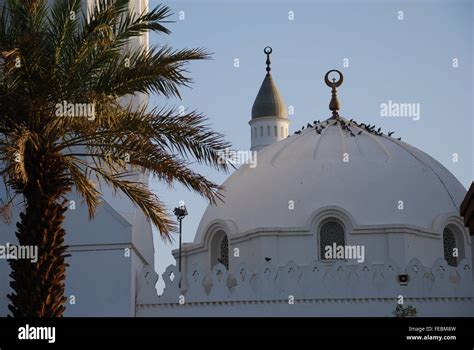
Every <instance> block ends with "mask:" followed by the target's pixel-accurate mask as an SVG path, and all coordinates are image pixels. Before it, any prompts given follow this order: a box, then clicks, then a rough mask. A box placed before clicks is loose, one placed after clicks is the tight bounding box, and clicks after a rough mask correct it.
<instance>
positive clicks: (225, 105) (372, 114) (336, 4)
mask: <svg viewBox="0 0 474 350" xmlns="http://www.w3.org/2000/svg"><path fill="white" fill-rule="evenodd" d="M159 3H161V2H158V1H157V0H150V7H151V8H153V7H155V6H157V5H158V4H159ZM164 4H166V5H168V6H169V7H170V8H171V9H172V12H173V13H174V14H173V16H172V17H171V18H170V19H171V20H172V21H174V23H169V24H167V28H169V29H170V30H171V31H172V33H171V35H169V36H166V35H157V34H152V35H151V37H150V44H151V45H164V44H167V45H170V46H172V47H174V48H176V49H180V48H194V47H201V48H205V49H207V50H208V51H210V52H212V59H211V60H206V61H199V62H193V63H191V64H190V65H189V66H188V70H189V76H190V77H191V78H192V79H193V81H194V83H193V84H192V86H191V87H190V88H183V89H182V90H181V94H182V100H173V99H171V100H165V99H163V98H158V97H156V96H153V97H152V98H151V100H150V104H151V105H152V106H163V105H168V106H171V105H175V106H184V107H185V108H186V109H187V110H197V111H199V112H201V113H203V114H205V115H206V116H207V117H208V118H209V124H210V125H211V126H212V128H213V129H214V130H215V131H218V132H220V133H223V134H224V135H225V138H226V140H228V141H230V142H231V143H232V145H233V148H234V149H237V150H248V149H249V148H250V127H249V125H248V122H249V120H250V115H251V108H252V104H253V102H254V100H255V97H256V95H257V92H258V89H259V88H260V85H261V83H262V80H263V78H264V76H265V73H266V72H265V59H266V57H265V55H264V54H263V48H264V47H265V46H267V45H269V46H271V47H272V48H273V53H272V56H271V60H272V76H273V78H274V80H275V82H276V84H277V86H278V88H279V90H280V93H281V94H282V96H283V98H284V100H285V103H286V105H287V107H289V106H293V109H294V114H293V115H290V116H289V117H290V120H291V126H290V131H291V132H294V131H296V130H298V129H300V128H301V126H302V125H306V123H307V122H309V121H313V120H315V119H321V120H323V119H326V118H328V117H329V116H330V112H329V110H328V103H329V100H330V91H329V88H328V87H327V86H326V85H325V84H324V81H323V77H324V75H325V73H326V72H327V71H328V70H330V69H339V70H341V71H342V72H343V74H344V84H343V85H342V86H341V87H340V88H339V89H338V96H339V101H340V103H341V111H340V112H341V115H343V116H344V117H346V118H348V119H350V118H355V119H356V120H357V121H359V122H366V123H371V124H376V125H377V126H381V127H382V129H383V130H393V131H395V135H394V136H398V137H402V140H403V141H405V142H407V143H409V144H411V145H413V146H415V147H417V148H419V149H421V150H423V151H424V152H426V153H428V154H429V155H431V156H432V157H434V158H435V159H437V160H438V161H439V162H440V163H442V164H443V165H444V166H445V167H446V168H447V169H448V170H450V171H451V172H452V173H453V174H454V175H455V176H456V177H457V178H458V179H459V181H460V182H461V183H462V184H463V185H464V187H466V188H468V187H469V185H470V183H471V181H472V179H473V174H474V171H473V164H474V152H473V149H474V140H473V132H474V124H473V110H474V102H473V98H472V97H473V80H474V73H473V65H472V58H473V32H474V30H473V25H474V10H473V2H472V1H469V0H444V1H441V0H431V1H428V0H423V1H421V0H409V1H389V0H386V1H375V0H373V1H356V0H336V1H298V0H296V1H295V0H292V1H270V0H268V1H266V0H265V1H264V0H252V1H250V0H248V1H247V0H240V1H233V0H226V1H222V0H220V1H206V0H200V1H193V0H190V1H166V2H164ZM400 11H402V12H400ZM236 59H238V61H239V66H238V67H235V62H236V61H235V60H236ZM347 63H348V65H347ZM389 101H392V102H395V103H415V104H418V105H419V107H420V117H419V119H418V118H416V117H413V118H393V117H392V118H390V117H383V116H381V104H383V103H388V102H389ZM414 119H418V120H414ZM454 153H456V154H457V157H458V159H457V162H455V161H454V159H455V157H453V154H454ZM192 168H193V169H194V170H196V171H199V172H200V173H201V174H203V175H205V176H206V177H208V178H210V179H212V180H213V181H215V182H217V183H219V184H221V183H222V182H223V181H224V180H225V179H226V178H227V177H228V176H229V174H224V173H218V172H217V171H215V170H213V169H210V168H206V167H202V166H196V165H193V166H192ZM150 187H151V188H152V189H153V191H154V192H155V193H156V194H157V195H158V196H159V197H160V199H161V200H163V201H164V202H165V203H166V204H167V205H168V206H169V208H170V209H171V210H172V208H173V207H175V206H177V205H178V203H179V201H181V200H183V201H184V202H185V203H186V206H187V208H188V212H189V216H188V217H186V218H185V219H184V221H183V242H192V241H193V239H194V235H195V233H196V229H197V227H198V224H199V221H200V219H201V216H202V215H203V213H204V211H205V209H206V207H207V205H208V203H207V201H206V200H205V199H203V198H201V197H200V196H199V195H198V194H196V193H193V192H189V191H187V190H186V189H184V188H183V187H182V186H180V185H176V186H175V187H174V188H171V189H170V188H168V187H166V186H164V185H162V184H160V183H158V182H156V181H151V183H150ZM158 236H159V235H158V233H157V232H156V231H155V239H154V242H155V268H156V270H157V272H158V273H159V274H160V275H161V273H162V272H163V271H164V269H165V268H166V266H168V265H169V264H173V263H174V258H173V257H172V256H171V250H172V249H176V248H177V247H178V239H177V237H175V242H174V243H172V244H169V243H168V244H166V243H164V242H163V241H161V239H160V238H159V237H158ZM161 288H162V283H161V278H160V280H159V282H158V289H159V290H160V289H161Z"/></svg>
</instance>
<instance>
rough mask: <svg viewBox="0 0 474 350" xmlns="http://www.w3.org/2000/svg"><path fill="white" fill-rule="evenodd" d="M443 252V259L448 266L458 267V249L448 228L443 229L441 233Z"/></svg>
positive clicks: (454, 238) (452, 233)
mask: <svg viewBox="0 0 474 350" xmlns="http://www.w3.org/2000/svg"><path fill="white" fill-rule="evenodd" d="M443 250H444V259H445V260H446V261H447V262H448V265H451V266H458V256H459V247H458V246H457V242H456V235H455V234H454V232H453V231H452V230H451V229H450V228H448V227H445V228H444V231H443Z"/></svg>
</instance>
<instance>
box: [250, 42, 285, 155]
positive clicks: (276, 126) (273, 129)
mask: <svg viewBox="0 0 474 350" xmlns="http://www.w3.org/2000/svg"><path fill="white" fill-rule="evenodd" d="M272 52H273V49H272V48H271V47H270V46H266V47H265V48H264V49H263V53H264V54H265V55H267V59H266V61H265V63H266V65H267V67H266V68H265V70H266V71H267V74H265V78H264V79H263V82H262V85H261V86H260V90H259V91H258V94H257V97H256V98H255V102H254V103H253V106H252V118H251V120H250V121H249V124H250V132H251V133H250V135H251V138H250V140H251V148H250V149H251V150H253V151H258V150H260V149H262V148H264V147H266V146H269V145H271V144H274V143H276V142H278V141H281V140H283V139H285V138H287V137H288V128H289V126H290V120H289V119H288V111H287V109H286V106H285V102H284V101H283V98H282V96H281V95H280V92H279V91H278V88H277V86H276V84H275V81H274V80H273V77H272V74H270V72H271V70H272V68H271V66H270V65H271V63H272V62H271V60H270V54H271V53H272Z"/></svg>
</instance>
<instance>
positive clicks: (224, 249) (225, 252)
mask: <svg viewBox="0 0 474 350" xmlns="http://www.w3.org/2000/svg"><path fill="white" fill-rule="evenodd" d="M219 262H220V263H221V264H222V265H224V266H225V268H226V269H227V270H228V269H229V239H228V238H227V235H224V238H222V240H221V251H220V258H219Z"/></svg>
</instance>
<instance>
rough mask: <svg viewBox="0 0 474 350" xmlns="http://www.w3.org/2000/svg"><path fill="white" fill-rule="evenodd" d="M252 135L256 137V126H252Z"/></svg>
mask: <svg viewBox="0 0 474 350" xmlns="http://www.w3.org/2000/svg"><path fill="white" fill-rule="evenodd" d="M253 135H254V137H257V128H256V127H255V128H253Z"/></svg>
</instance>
